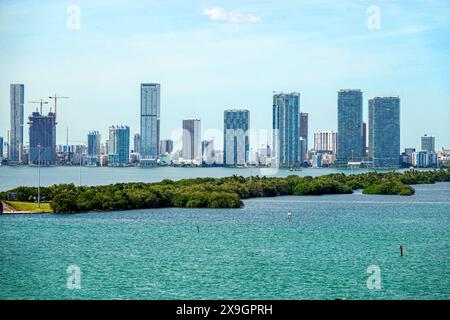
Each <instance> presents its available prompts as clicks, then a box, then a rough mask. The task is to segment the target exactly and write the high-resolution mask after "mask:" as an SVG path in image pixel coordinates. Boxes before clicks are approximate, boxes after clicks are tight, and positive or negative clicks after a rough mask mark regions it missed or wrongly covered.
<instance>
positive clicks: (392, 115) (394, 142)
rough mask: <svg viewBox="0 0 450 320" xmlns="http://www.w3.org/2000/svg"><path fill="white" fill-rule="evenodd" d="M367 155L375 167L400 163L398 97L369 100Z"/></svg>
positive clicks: (395, 165)
mask: <svg viewBox="0 0 450 320" xmlns="http://www.w3.org/2000/svg"><path fill="white" fill-rule="evenodd" d="M369 157H370V158H371V159H372V161H373V165H374V166H375V167H398V166H399V165H400V98H399V97H375V98H373V99H370V100H369Z"/></svg>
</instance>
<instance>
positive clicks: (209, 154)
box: [202, 140, 214, 165]
mask: <svg viewBox="0 0 450 320" xmlns="http://www.w3.org/2000/svg"><path fill="white" fill-rule="evenodd" d="M202 161H203V163H204V164H207V165H211V164H214V140H204V141H202Z"/></svg>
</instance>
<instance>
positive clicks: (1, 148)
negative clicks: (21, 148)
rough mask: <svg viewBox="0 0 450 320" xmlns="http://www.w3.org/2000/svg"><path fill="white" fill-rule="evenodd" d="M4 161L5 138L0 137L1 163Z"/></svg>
mask: <svg viewBox="0 0 450 320" xmlns="http://www.w3.org/2000/svg"><path fill="white" fill-rule="evenodd" d="M1 160H3V137H0V161H1Z"/></svg>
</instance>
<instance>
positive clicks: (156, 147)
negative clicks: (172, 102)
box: [0, 83, 450, 168]
mask: <svg viewBox="0 0 450 320" xmlns="http://www.w3.org/2000/svg"><path fill="white" fill-rule="evenodd" d="M140 96H141V101H140V131H139V133H136V134H134V136H133V137H131V136H130V128H129V127H128V126H126V125H114V126H111V127H109V135H108V137H107V138H106V139H104V140H102V137H101V135H100V133H99V131H90V132H89V133H88V135H87V146H86V145H85V144H78V145H69V143H68V141H67V143H66V144H65V145H56V125H57V119H56V99H55V109H54V111H52V109H51V108H50V111H49V112H48V113H44V112H43V110H42V106H43V104H44V103H46V102H43V101H42V100H41V104H40V109H39V110H36V111H34V112H32V113H31V115H30V116H29V117H28V123H27V124H28V128H29V143H28V144H27V145H24V134H23V131H24V85H23V84H11V85H10V100H11V128H10V130H9V132H8V138H7V141H4V139H3V138H2V137H0V156H1V157H2V163H3V164H9V165H14V164H29V165H37V164H40V165H87V166H130V165H135V166H156V165H179V166H232V167H235V166H275V167H291V168H292V167H307V166H312V167H323V166H369V167H392V168H396V167H400V166H403V167H411V166H413V167H419V168H422V167H437V166H438V165H439V164H440V163H448V161H449V157H450V152H448V150H442V151H437V152H436V149H435V137H433V136H429V135H424V136H423V137H422V141H421V142H422V143H421V149H420V150H417V151H416V149H415V148H406V149H405V151H404V152H403V153H401V154H400V98H399V97H397V96H388V97H373V98H371V99H369V100H368V119H367V121H364V119H363V104H364V103H363V92H362V91H361V90H359V89H344V90H339V91H338V94H337V124H338V125H337V127H338V128H337V132H334V131H319V132H316V133H314V144H313V147H312V148H309V145H308V117H309V115H308V113H304V112H301V108H300V97H301V95H300V93H298V92H292V93H279V92H274V93H273V101H272V144H271V145H269V143H268V142H267V143H265V144H264V145H263V146H261V147H259V148H257V150H254V149H253V148H251V146H250V137H251V136H252V135H251V134H250V132H251V128H250V111H249V110H245V109H229V110H225V111H224V114H223V124H224V125H223V150H218V149H216V148H215V141H214V140H211V139H210V140H203V139H202V131H201V120H200V119H197V118H186V119H183V120H182V138H181V141H182V147H181V148H180V149H179V150H174V141H173V140H170V139H161V137H160V129H161V119H160V110H161V106H160V97H161V86H160V84H158V83H142V84H141V86H140ZM55 97H56V96H55ZM131 140H132V141H131ZM131 142H132V143H131Z"/></svg>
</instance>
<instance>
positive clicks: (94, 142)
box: [87, 131, 101, 166]
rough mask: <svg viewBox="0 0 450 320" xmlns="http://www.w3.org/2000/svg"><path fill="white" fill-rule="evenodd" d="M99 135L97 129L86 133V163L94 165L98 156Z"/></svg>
mask: <svg viewBox="0 0 450 320" xmlns="http://www.w3.org/2000/svg"><path fill="white" fill-rule="evenodd" d="M100 142H101V135H100V133H99V132H98V131H91V132H89V133H88V148H87V162H88V165H91V166H96V165H97V163H98V162H99V157H100Z"/></svg>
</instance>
